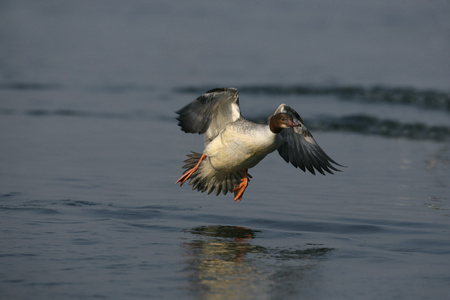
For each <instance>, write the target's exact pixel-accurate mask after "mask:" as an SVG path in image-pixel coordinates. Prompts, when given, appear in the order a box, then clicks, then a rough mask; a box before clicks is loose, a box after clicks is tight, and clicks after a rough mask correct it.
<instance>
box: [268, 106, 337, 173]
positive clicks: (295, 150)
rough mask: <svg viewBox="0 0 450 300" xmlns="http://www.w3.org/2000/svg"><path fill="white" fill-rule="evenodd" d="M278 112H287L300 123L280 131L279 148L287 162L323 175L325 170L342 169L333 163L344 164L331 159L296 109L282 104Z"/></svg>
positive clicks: (295, 121) (294, 120) (331, 171)
mask: <svg viewBox="0 0 450 300" xmlns="http://www.w3.org/2000/svg"><path fill="white" fill-rule="evenodd" d="M277 112H278V113H279V112H284V113H287V114H288V115H290V116H291V117H292V119H293V122H294V123H296V124H298V125H299V126H298V127H292V128H287V129H283V130H282V131H281V132H280V133H279V135H280V136H281V138H282V143H281V145H280V146H279V147H278V149H277V150H278V153H279V154H280V156H281V157H282V158H283V159H284V160H285V161H286V162H288V163H289V162H290V163H291V164H292V165H293V166H294V167H296V168H300V169H302V170H303V171H306V170H308V171H309V172H311V173H312V174H315V171H316V170H317V171H318V172H319V173H321V174H323V175H325V172H327V173H330V174H333V171H340V170H339V169H337V168H336V167H335V166H333V165H332V164H335V165H337V166H341V167H343V166H342V165H340V164H338V163H337V162H335V161H334V160H333V159H331V158H330V157H329V156H328V155H327V154H326V153H325V151H323V150H322V148H320V146H319V145H318V144H317V142H316V141H315V140H314V138H313V136H312V134H311V133H310V132H309V130H308V129H307V128H306V126H305V124H304V123H303V120H302V119H301V117H300V116H299V115H298V113H297V112H296V111H295V110H293V109H292V108H290V107H289V106H287V105H285V104H282V105H280V106H279V107H278V108H277V110H276V111H275V112H274V113H277Z"/></svg>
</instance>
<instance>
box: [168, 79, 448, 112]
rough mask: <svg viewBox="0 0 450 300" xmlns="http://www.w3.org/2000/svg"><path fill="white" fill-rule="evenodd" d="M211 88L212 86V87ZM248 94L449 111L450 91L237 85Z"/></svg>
mask: <svg viewBox="0 0 450 300" xmlns="http://www.w3.org/2000/svg"><path fill="white" fill-rule="evenodd" d="M209 87H210V86H209ZM237 88H238V90H239V91H240V92H241V93H245V94H265V95H313V96H314V95H331V96H335V97H337V98H339V99H341V100H347V101H358V102H363V103H391V104H403V105H412V106H418V107H422V108H427V109H440V110H441V109H442V110H446V111H450V93H449V92H445V91H439V90H431V89H426V90H425V89H424V90H421V89H416V88H410V87H386V86H374V87H363V86H315V85H301V84H298V85H243V86H240V87H237ZM208 89H209V88H208V87H206V86H186V87H180V88H176V89H175V91H176V92H179V93H195V94H203V93H204V92H205V91H207V90H208Z"/></svg>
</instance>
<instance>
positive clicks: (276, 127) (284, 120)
mask: <svg viewBox="0 0 450 300" xmlns="http://www.w3.org/2000/svg"><path fill="white" fill-rule="evenodd" d="M297 126H299V124H296V123H295V122H294V120H293V118H292V116H289V114H287V113H278V114H275V115H271V116H270V118H269V127H270V131H272V132H273V133H279V132H280V131H281V130H283V129H285V128H291V127H297Z"/></svg>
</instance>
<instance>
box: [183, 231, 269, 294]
mask: <svg viewBox="0 0 450 300" xmlns="http://www.w3.org/2000/svg"><path fill="white" fill-rule="evenodd" d="M189 232H191V233H192V234H195V235H197V236H198V235H200V236H204V238H200V239H193V240H191V241H190V242H189V243H186V244H185V245H184V246H185V248H186V251H187V254H188V257H189V258H188V265H189V271H191V272H192V273H191V274H190V277H191V279H192V280H191V283H192V286H191V289H193V291H195V292H196V293H200V294H201V295H203V296H204V298H205V299H210V298H211V299H212V298H214V299H232V298H236V297H238V296H239V298H243V299H245V298H247V297H250V296H252V295H253V296H254V295H255V292H256V291H254V288H255V282H254V281H255V279H256V278H257V277H258V276H257V273H258V270H257V269H255V268H254V267H253V266H252V264H251V263H250V262H248V261H246V260H245V255H246V254H247V253H258V252H263V251H264V248H262V247H258V246H254V245H251V244H250V243H249V241H250V240H251V239H253V238H254V236H255V234H256V231H254V230H251V229H248V228H244V227H237V226H201V227H196V228H193V229H191V230H189Z"/></svg>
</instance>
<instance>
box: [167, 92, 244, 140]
mask: <svg viewBox="0 0 450 300" xmlns="http://www.w3.org/2000/svg"><path fill="white" fill-rule="evenodd" d="M176 113H177V114H178V115H179V116H178V117H177V120H178V121H179V123H178V125H179V126H180V127H181V130H183V131H184V132H189V133H198V134H202V133H205V142H206V143H209V142H210V141H211V140H212V139H214V138H215V137H216V136H217V135H218V134H219V132H220V131H221V130H222V129H223V128H225V126H226V125H227V124H229V123H231V122H234V121H236V120H237V119H238V118H239V117H241V113H240V110H239V93H238V91H237V90H236V89H234V88H217V89H213V90H210V91H207V92H206V93H205V94H203V95H201V96H200V97H198V98H197V99H195V100H194V101H192V102H191V103H189V104H188V105H186V106H185V107H183V108H181V109H180V110H178V111H177V112H176Z"/></svg>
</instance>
